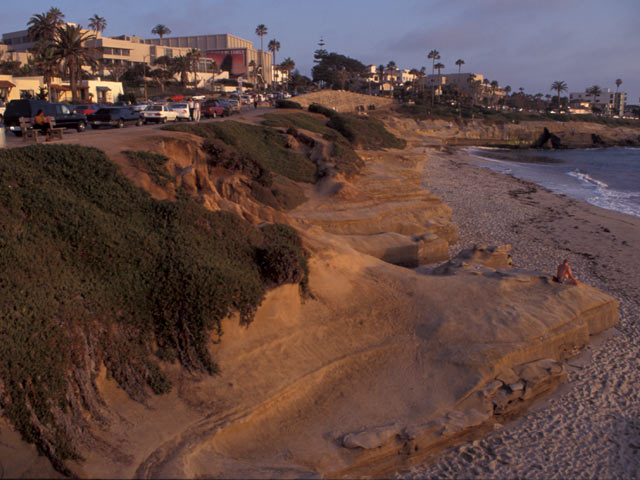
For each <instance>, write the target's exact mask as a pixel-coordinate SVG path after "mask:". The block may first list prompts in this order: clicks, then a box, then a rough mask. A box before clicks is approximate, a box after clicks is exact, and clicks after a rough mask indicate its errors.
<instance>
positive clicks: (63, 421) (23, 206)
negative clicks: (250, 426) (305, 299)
mask: <svg viewBox="0 0 640 480" xmlns="http://www.w3.org/2000/svg"><path fill="white" fill-rule="evenodd" d="M133 157H134V158H138V159H139V158H140V156H139V155H137V154H134V155H133ZM142 158H146V159H149V158H151V159H155V160H157V161H158V162H160V159H158V158H156V157H147V156H146V155H143V156H142ZM265 232H266V233H265ZM269 232H270V229H269V228H267V227H265V229H264V231H261V230H259V229H257V228H256V227H254V226H252V225H251V224H249V223H248V222H246V221H245V220H243V219H241V218H239V217H238V216H236V215H234V214H231V213H227V212H210V211H207V210H204V209H203V208H202V207H201V206H199V205H198V204H196V203H195V201H193V200H191V199H190V197H188V196H187V195H186V194H183V193H181V192H180V191H178V199H177V201H176V202H167V201H164V202H160V201H156V200H153V199H152V198H151V197H150V196H149V194H148V193H147V192H145V191H143V190H142V189H139V188H137V187H135V186H133V185H132V184H131V182H129V181H128V180H127V179H125V178H124V177H123V176H122V175H120V174H119V173H118V171H117V169H116V167H115V166H114V165H113V164H112V163H111V162H109V161H108V159H107V158H106V157H105V156H104V154H103V153H102V152H100V151H98V150H96V149H93V148H85V147H78V146H70V145H69V146H67V145H35V146H30V147H25V148H16V149H10V150H9V149H6V150H0V298H1V299H2V301H1V302H0V407H1V408H2V409H3V412H4V414H5V415H6V416H7V418H8V419H9V420H10V421H11V422H12V423H13V425H14V426H15V428H16V429H17V430H18V431H19V432H20V433H21V435H22V436H23V438H24V439H25V440H26V441H29V442H32V443H35V444H36V445H37V447H38V449H39V451H40V452H41V453H42V454H44V455H46V456H47V457H48V458H49V459H50V460H51V462H52V464H53V466H54V467H55V468H56V469H57V470H58V471H60V472H62V473H65V474H68V473H69V471H68V469H67V468H66V467H65V461H66V460H68V459H74V458H78V456H77V453H76V451H75V447H74V434H73V433H72V431H71V430H69V427H70V426H71V425H75V427H74V428H80V427H81V425H82V424H81V423H78V422H83V421H85V420H83V418H84V417H83V414H82V413H80V412H78V411H77V407H76V406H77V405H86V408H88V409H89V413H90V414H92V413H93V414H95V415H98V414H99V412H97V411H92V410H91V402H89V401H87V398H89V397H91V396H92V395H93V396H97V395H98V392H97V391H95V384H94V383H93V381H92V380H91V378H92V376H94V375H96V374H97V372H98V370H99V368H100V366H101V365H102V364H104V365H105V366H106V368H107V372H108V374H109V375H110V376H111V377H112V378H113V379H114V380H116V381H117V382H118V383H119V384H120V386H121V387H122V388H123V389H124V390H125V391H126V392H127V393H128V394H129V395H130V396H131V397H132V398H135V399H138V400H141V399H144V397H145V396H147V395H149V393H148V390H151V391H153V392H155V393H166V392H168V391H169V390H170V389H171V384H170V382H169V381H168V379H167V377H166V376H165V375H164V374H163V373H162V371H161V369H160V368H159V365H158V362H157V358H161V359H164V360H168V361H179V362H180V363H181V364H182V365H183V366H184V367H185V368H187V369H190V370H197V371H204V372H208V373H215V372H216V371H217V368H218V367H217V366H216V365H215V363H214V362H213V361H212V359H211V357H210V354H209V351H208V346H209V343H210V338H211V336H212V335H213V336H215V337H219V336H220V335H221V334H222V331H221V327H220V322H221V320H222V319H223V318H224V317H226V316H227V315H229V314H230V313H232V312H239V313H240V315H241V318H242V319H243V320H244V321H250V319H251V317H252V315H253V312H254V311H255V309H256V308H257V307H258V305H259V304H260V302H261V301H262V298H263V297H264V294H265V292H266V289H267V288H268V287H269V286H270V285H272V284H274V279H275V280H280V279H282V278H284V279H285V280H294V279H295V278H299V277H300V276H299V275H294V274H291V275H289V276H286V277H283V276H282V275H280V276H278V275H275V276H274V275H271V274H269V273H265V272H271V271H275V272H277V271H278V270H277V268H275V267H272V268H271V269H269V268H267V270H265V265H271V264H273V263H274V262H276V260H271V258H272V257H273V254H271V253H267V254H265V253H264V252H265V250H266V251H267V252H272V251H276V250H278V248H280V249H281V250H282V248H281V247H279V245H280V244H282V243H285V242H284V241H280V243H278V242H277V241H273V242H272V240H270V239H271V234H270V233H269ZM275 236H276V237H277V238H279V237H278V236H277V235H275ZM284 238H286V241H287V242H289V243H286V245H295V246H299V243H296V240H295V232H294V231H293V230H289V231H287V235H286V236H285V237H284ZM265 239H266V240H265ZM270 242H272V243H270ZM269 245H275V246H274V247H270V246H269ZM291 248H293V247H291ZM283 251H284V252H285V253H283V255H289V253H287V252H288V250H286V249H285V250H283ZM259 252H260V253H259ZM258 257H261V258H262V260H261V261H260V262H259V261H258V260H257V259H258ZM286 258H287V259H288V261H290V262H292V261H293V260H294V259H293V257H292V258H289V257H286ZM265 259H266V260H265ZM300 268H303V267H300ZM92 392H93V393H92ZM74 415H75V416H74Z"/></svg>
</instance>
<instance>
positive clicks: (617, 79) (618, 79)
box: [616, 78, 622, 93]
mask: <svg viewBox="0 0 640 480" xmlns="http://www.w3.org/2000/svg"><path fill="white" fill-rule="evenodd" d="M620 85H622V79H620V78H616V93H618V89H619V88H620Z"/></svg>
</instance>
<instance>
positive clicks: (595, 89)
mask: <svg viewBox="0 0 640 480" xmlns="http://www.w3.org/2000/svg"><path fill="white" fill-rule="evenodd" d="M587 93H588V94H589V95H593V96H594V97H598V96H600V95H601V94H602V89H601V88H600V86H599V85H594V86H592V87H589V88H587Z"/></svg>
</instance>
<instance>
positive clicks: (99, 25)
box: [89, 13, 107, 36]
mask: <svg viewBox="0 0 640 480" xmlns="http://www.w3.org/2000/svg"><path fill="white" fill-rule="evenodd" d="M89 28H90V29H91V30H94V31H95V32H96V36H97V34H98V33H102V32H104V30H105V29H106V28H107V21H106V20H105V19H104V17H101V16H99V15H98V14H97V13H96V14H94V15H93V17H91V18H90V19H89Z"/></svg>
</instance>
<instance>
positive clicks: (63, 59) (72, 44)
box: [52, 24, 96, 101]
mask: <svg viewBox="0 0 640 480" xmlns="http://www.w3.org/2000/svg"><path fill="white" fill-rule="evenodd" d="M95 38H96V36H95V35H94V34H93V33H89V32H87V31H83V28H82V26H80V25H69V24H66V25H65V26H64V28H63V27H61V26H58V27H56V33H55V37H54V39H53V42H52V46H53V52H52V55H53V57H55V58H56V60H57V61H58V62H59V63H61V64H63V65H64V68H65V69H66V70H67V71H68V72H69V81H70V83H71V98H72V100H73V101H76V100H77V98H78V97H77V94H78V92H77V82H78V77H79V75H80V72H81V70H82V66H83V65H93V64H95V61H96V60H95V53H96V52H95V49H93V48H89V47H86V46H85V45H84V43H85V42H86V41H87V40H93V39H95Z"/></svg>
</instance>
